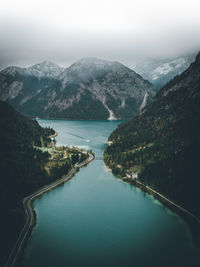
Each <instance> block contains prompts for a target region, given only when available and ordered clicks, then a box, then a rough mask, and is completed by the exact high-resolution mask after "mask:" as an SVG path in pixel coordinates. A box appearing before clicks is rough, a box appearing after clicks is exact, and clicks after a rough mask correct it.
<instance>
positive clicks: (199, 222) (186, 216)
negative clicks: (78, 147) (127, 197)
mask: <svg viewBox="0 0 200 267" xmlns="http://www.w3.org/2000/svg"><path fill="white" fill-rule="evenodd" d="M104 163H105V162H104ZM105 166H106V168H107V169H108V170H111V172H112V169H111V168H110V167H109V166H108V165H107V164H106V163H105ZM114 175H115V174H114ZM115 176H116V177H117V178H119V179H120V180H121V181H123V182H126V183H128V184H130V185H134V186H135V187H137V188H139V189H140V190H141V191H142V192H145V193H147V194H149V195H151V196H153V198H154V199H156V200H158V201H159V202H160V203H161V204H163V206H164V207H166V208H168V209H169V210H170V211H172V212H173V213H174V214H175V215H178V216H179V217H181V219H182V220H183V221H184V222H185V223H186V226H187V227H189V230H190V234H191V237H192V241H193V242H194V244H195V245H196V246H197V247H200V219H199V218H198V217H197V216H195V215H194V214H193V213H192V212H190V211H188V210H187V209H185V208H184V207H181V206H180V205H178V204H177V203H175V202H173V201H171V200H170V199H168V198H167V197H166V196H164V195H162V194H161V193H159V192H158V191H156V190H154V189H152V188H151V187H149V186H147V185H145V184H142V183H141V182H139V181H137V179H131V178H127V177H120V176H118V175H115Z"/></svg>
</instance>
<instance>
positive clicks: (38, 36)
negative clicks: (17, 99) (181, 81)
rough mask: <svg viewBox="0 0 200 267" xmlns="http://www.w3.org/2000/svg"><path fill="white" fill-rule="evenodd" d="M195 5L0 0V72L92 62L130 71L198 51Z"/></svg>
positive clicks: (194, 1) (198, 9)
mask: <svg viewBox="0 0 200 267" xmlns="http://www.w3.org/2000/svg"><path fill="white" fill-rule="evenodd" d="M199 13H200V2H199V1H198V0H190V1H184V0H182V1H181V0H168V1H165V0H160V1H159V0H121V1H117V0H110V1H109V0H101V1H100V0H98V1H96V0H70V1H68V0H56V1H51V0H43V1H42V0H17V1H16V0H6V1H4V0H0V25H1V26H0V38H1V41H0V68H3V67H6V66H8V65H20V66H26V65H31V64H34V63H36V62H40V61H43V60H51V61H53V62H55V63H57V64H60V65H62V66H68V65H69V64H71V63H73V62H74V61H75V60H77V59H79V58H81V57H90V56H95V57H99V58H103V59H109V60H117V61H120V62H122V63H124V64H125V65H128V66H133V65H134V64H135V63H136V62H137V61H139V60H141V59H144V58H146V57H166V56H174V55H178V54H182V53H185V52H188V51H193V50H198V49H199V48H200V15H199Z"/></svg>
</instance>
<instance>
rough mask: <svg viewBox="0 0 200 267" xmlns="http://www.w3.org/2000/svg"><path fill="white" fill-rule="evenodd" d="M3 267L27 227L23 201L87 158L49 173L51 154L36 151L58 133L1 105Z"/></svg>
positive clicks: (78, 157)
mask: <svg viewBox="0 0 200 267" xmlns="http://www.w3.org/2000/svg"><path fill="white" fill-rule="evenodd" d="M0 128H1V130H0V147H1V149H0V174H1V175H0V209H1V220H0V236H1V242H0V243H1V248H0V265H2V263H3V262H4V261H5V259H6V258H7V256H8V253H9V252H10V249H11V248H12V246H13V242H14V241H15V240H16V238H17V236H18V235H19V231H20V229H21V227H22V226H23V223H24V213H23V207H22V199H23V198H24V197H25V196H27V195H29V194H30V193H32V192H34V191H36V190H37V189H38V188H39V187H41V186H43V185H45V184H48V183H50V182H52V181H54V180H56V179H58V178H60V177H61V176H62V175H64V174H66V173H67V171H68V170H69V169H70V168H71V166H72V165H74V164H75V163H77V162H78V161H81V160H84V157H86V155H84V154H79V153H74V154H72V156H71V158H68V159H67V160H63V161H61V162H59V164H54V165H52V166H51V168H50V171H49V172H48V171H47V170H46V169H45V168H44V166H45V164H46V163H47V162H48V161H49V157H50V155H49V153H48V152H42V150H40V149H36V147H37V148H38V147H41V146H47V145H48V144H49V143H50V141H51V139H50V138H49V136H50V135H53V134H54V133H55V131H54V130H53V129H51V128H42V127H41V126H39V124H38V122H37V121H34V120H30V119H28V118H26V117H24V116H23V115H21V114H20V113H18V112H17V111H15V110H14V109H13V108H12V107H10V106H9V105H8V104H6V103H4V102H1V101H0Z"/></svg>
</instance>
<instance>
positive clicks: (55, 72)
mask: <svg viewBox="0 0 200 267" xmlns="http://www.w3.org/2000/svg"><path fill="white" fill-rule="evenodd" d="M63 71H64V68H62V67H60V66H58V65H56V64H55V63H52V62H50V61H43V62H41V63H38V64H35V65H33V66H31V67H29V68H27V72H28V73H29V74H30V75H32V76H36V77H38V78H42V77H46V78H53V79H55V78H57V77H58V76H59V75H60V74H61V73H62V72H63Z"/></svg>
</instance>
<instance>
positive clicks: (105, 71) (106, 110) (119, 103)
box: [25, 58, 155, 119]
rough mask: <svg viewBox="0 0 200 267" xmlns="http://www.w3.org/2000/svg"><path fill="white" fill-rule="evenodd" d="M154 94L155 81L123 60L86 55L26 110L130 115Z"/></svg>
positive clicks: (57, 114) (70, 114)
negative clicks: (135, 70) (149, 80)
mask: <svg viewBox="0 0 200 267" xmlns="http://www.w3.org/2000/svg"><path fill="white" fill-rule="evenodd" d="M154 95H155V88H154V86H153V85H151V84H150V83H149V82H148V81H145V80H144V79H143V78H142V77H141V76H140V75H138V74H137V73H136V72H134V71H133V70H131V69H129V68H127V67H125V66H124V65H122V64H121V63H119V62H110V61H105V60H100V59H97V58H84V59H81V60H79V61H77V62H75V63H74V64H72V65H71V66H70V67H69V68H67V69H66V70H65V71H64V72H63V73H62V74H61V75H60V76H59V77H58V79H57V80H56V81H55V82H54V83H53V84H52V85H51V86H50V87H48V88H46V89H45V90H43V91H42V92H41V93H39V94H38V95H37V96H36V97H35V98H33V99H31V100H30V101H28V102H27V105H26V107H25V110H26V112H27V113H28V114H30V115H32V116H33V115H35V116H41V117H45V118H65V119H117V118H118V119H121V118H130V117H131V116H133V115H135V114H137V113H138V112H139V110H140V109H141V108H143V107H144V106H145V105H146V103H149V102H151V100H152V98H153V96H154ZM36 105H37V110H36V109H34V106H36Z"/></svg>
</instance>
